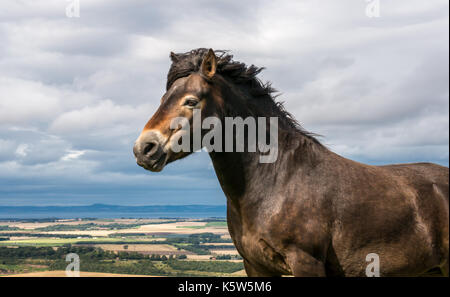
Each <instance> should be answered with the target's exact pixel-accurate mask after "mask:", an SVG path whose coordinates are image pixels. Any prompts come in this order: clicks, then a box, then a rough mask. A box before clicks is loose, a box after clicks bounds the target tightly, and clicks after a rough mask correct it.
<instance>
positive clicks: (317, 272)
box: [286, 250, 326, 277]
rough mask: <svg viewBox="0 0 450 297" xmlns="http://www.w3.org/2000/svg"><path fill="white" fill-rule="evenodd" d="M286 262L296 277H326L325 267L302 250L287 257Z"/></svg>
mask: <svg viewBox="0 0 450 297" xmlns="http://www.w3.org/2000/svg"><path fill="white" fill-rule="evenodd" d="M286 262H287V264H288V265H289V266H290V268H291V271H292V274H293V275H294V276H299V277H300V276H308V277H311V276H315V277H325V276H326V273H325V265H324V263H323V262H321V261H319V260H317V259H316V258H314V257H313V256H311V255H309V254H308V253H306V252H304V251H302V250H295V251H292V252H290V253H288V254H287V255H286Z"/></svg>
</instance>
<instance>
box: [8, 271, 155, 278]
mask: <svg viewBox="0 0 450 297" xmlns="http://www.w3.org/2000/svg"><path fill="white" fill-rule="evenodd" d="M2 277H66V272H65V271H61V270H56V271H42V272H30V273H21V274H12V275H6V276H2ZM80 277H151V275H134V274H116V273H102V272H84V271H81V272H80Z"/></svg>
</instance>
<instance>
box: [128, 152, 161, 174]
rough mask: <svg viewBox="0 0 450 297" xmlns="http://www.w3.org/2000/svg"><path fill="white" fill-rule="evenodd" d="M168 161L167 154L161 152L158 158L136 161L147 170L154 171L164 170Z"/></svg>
mask: <svg viewBox="0 0 450 297" xmlns="http://www.w3.org/2000/svg"><path fill="white" fill-rule="evenodd" d="M166 162H167V154H166V153H164V154H161V156H159V158H158V159H156V160H151V161H148V162H145V163H144V162H141V161H140V160H137V161H136V163H137V164H138V165H139V166H141V167H143V168H144V169H146V170H149V171H152V172H160V171H161V170H163V168H164V166H165V165H166Z"/></svg>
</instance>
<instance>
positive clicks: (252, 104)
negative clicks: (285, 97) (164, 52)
mask: <svg viewBox="0 0 450 297" xmlns="http://www.w3.org/2000/svg"><path fill="white" fill-rule="evenodd" d="M171 59H172V65H171V67H170V70H169V74H168V79H167V86H166V89H167V92H166V93H165V94H164V96H163V97H162V99H161V106H160V107H159V109H158V110H157V111H156V113H155V114H154V115H153V117H152V118H151V119H150V120H149V121H148V123H147V124H146V125H145V127H144V129H143V131H142V134H141V135H140V136H139V138H138V139H137V141H136V143H135V145H134V154H135V156H136V160H137V163H138V164H139V165H140V166H142V167H144V168H145V169H148V170H151V171H161V170H162V169H163V168H164V166H165V165H166V164H168V163H170V162H173V161H175V160H177V159H181V158H184V157H186V156H187V155H189V154H190V152H189V151H187V152H186V151H180V152H174V151H173V150H172V149H171V146H172V145H173V141H171V138H172V136H173V135H174V129H171V128H170V122H171V120H172V119H173V118H175V117H184V118H186V119H188V120H189V121H191V122H192V117H193V110H194V109H199V110H200V111H201V117H202V119H203V118H206V117H210V116H215V117H217V118H219V119H221V120H224V119H225V117H242V118H247V117H277V118H278V124H279V126H278V158H277V160H276V161H275V162H273V163H260V162H259V154H258V153H255V152H249V151H248V150H246V151H244V152H223V151H222V152H220V151H212V152H210V157H211V159H212V162H213V164H214V169H215V171H216V174H217V177H218V179H219V182H220V185H221V187H222V189H223V191H224V193H225V195H226V197H227V218H228V228H229V231H230V234H231V237H232V238H233V242H234V244H235V246H236V248H237V250H238V251H239V253H240V255H241V256H242V257H243V259H244V265H245V270H246V272H247V274H248V275H249V276H280V275H285V274H293V275H294V276H365V275H366V270H367V267H368V265H369V264H371V263H370V262H367V261H368V260H367V258H366V257H367V255H369V254H372V255H373V254H376V256H377V257H378V261H379V262H377V263H379V274H380V275H381V276H415V275H423V274H427V273H430V272H431V271H433V272H434V273H438V274H441V275H448V255H449V250H448V243H449V170H448V168H447V167H442V166H439V165H436V164H430V163H414V164H396V165H386V166H371V165H366V164H361V163H358V162H355V161H352V160H348V159H346V158H343V157H341V156H339V155H337V154H335V153H333V152H331V151H330V150H328V149H327V148H326V147H324V146H323V145H322V144H321V143H320V142H319V141H318V140H316V138H315V137H314V136H315V135H314V134H311V133H309V132H306V131H305V130H303V129H302V128H301V127H300V125H299V124H298V123H297V122H296V121H295V120H294V119H293V117H292V116H291V115H290V114H289V113H288V112H286V111H285V110H284V109H283V106H282V105H281V104H279V103H276V102H275V101H274V98H273V96H272V93H273V89H272V88H271V87H270V85H269V84H262V83H261V82H260V81H259V80H258V78H257V77H256V75H257V74H258V73H259V72H260V71H261V68H257V67H255V66H253V65H252V66H250V67H247V66H246V65H245V64H243V63H240V62H237V61H233V60H232V56H231V55H228V54H227V53H226V52H223V51H216V52H214V51H212V50H211V49H210V50H207V49H196V50H192V51H190V52H188V53H184V54H174V53H171ZM206 132H207V130H205V129H203V130H202V135H205V133H206ZM191 151H192V150H191ZM374 259H375V258H374ZM374 261H375V260H374ZM369 271H375V268H374V269H373V270H369Z"/></svg>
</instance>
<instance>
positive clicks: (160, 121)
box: [133, 49, 223, 171]
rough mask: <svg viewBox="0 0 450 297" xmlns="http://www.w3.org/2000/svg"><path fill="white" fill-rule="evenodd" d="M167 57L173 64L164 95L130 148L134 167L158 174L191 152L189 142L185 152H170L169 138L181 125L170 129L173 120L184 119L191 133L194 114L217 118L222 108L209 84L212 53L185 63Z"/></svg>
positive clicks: (180, 57)
mask: <svg viewBox="0 0 450 297" xmlns="http://www.w3.org/2000/svg"><path fill="white" fill-rule="evenodd" d="M170 56H171V59H172V62H173V64H172V67H171V69H170V71H169V75H168V80H167V91H166V93H165V94H164V96H163V97H162V98H161V105H160V106H159V108H158V110H157V111H156V113H155V114H154V115H153V116H152V117H151V118H150V120H149V121H148V122H147V124H146V125H145V127H144V129H143V130H142V133H141V135H140V136H139V137H138V139H137V140H136V143H135V145H134V148H133V152H134V155H135V157H136V161H137V163H138V165H140V166H142V167H144V168H145V169H148V170H151V171H161V170H162V169H163V168H164V166H165V165H166V164H167V163H170V162H173V161H175V160H177V159H181V158H184V157H186V156H187V155H189V154H191V153H192V151H193V145H192V141H191V145H190V146H191V149H190V150H188V151H185V150H183V151H179V152H174V150H172V146H173V145H174V141H175V140H174V138H175V137H173V136H174V135H175V134H176V133H177V132H181V131H180V129H182V126H183V125H182V122H180V123H179V124H180V125H178V127H174V126H173V123H172V125H171V122H172V121H173V120H174V119H176V118H183V119H185V121H186V122H188V123H189V127H190V128H189V129H191V132H192V129H193V128H192V127H193V125H192V120H193V114H194V112H200V113H201V118H206V117H209V116H218V110H220V108H221V106H223V104H222V103H223V102H221V96H220V94H219V91H218V90H217V88H214V83H213V81H214V76H215V74H216V69H217V58H216V55H215V54H214V51H213V50H212V49H209V50H208V51H206V50H204V51H203V53H202V54H201V55H197V56H195V57H197V59H186V57H185V56H183V55H182V54H179V55H176V54H174V53H171V55H170ZM183 59H184V60H183ZM174 68H176V69H174ZM183 69H184V71H183ZM192 69H197V70H196V71H192ZM191 134H192V133H191Z"/></svg>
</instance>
